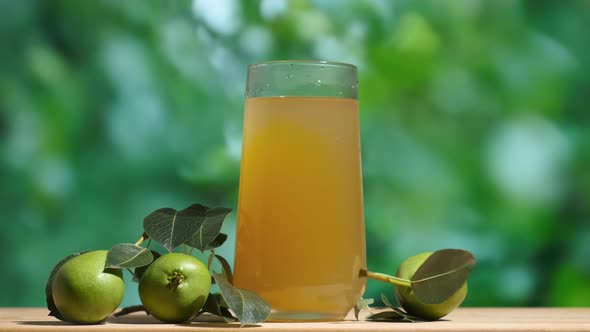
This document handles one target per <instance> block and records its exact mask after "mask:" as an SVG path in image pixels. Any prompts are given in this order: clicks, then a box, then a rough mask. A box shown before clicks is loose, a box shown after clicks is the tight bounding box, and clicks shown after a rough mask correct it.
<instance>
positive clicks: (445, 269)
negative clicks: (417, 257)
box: [410, 249, 475, 304]
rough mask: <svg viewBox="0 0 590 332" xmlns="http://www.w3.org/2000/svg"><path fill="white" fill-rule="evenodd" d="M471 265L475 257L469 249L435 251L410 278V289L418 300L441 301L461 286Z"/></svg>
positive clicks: (428, 302)
mask: <svg viewBox="0 0 590 332" xmlns="http://www.w3.org/2000/svg"><path fill="white" fill-rule="evenodd" d="M473 266H475V258H474V257H473V255H472V254H471V253H470V252H469V251H465V250H460V249H443V250H439V251H436V252H434V253H433V254H432V255H430V257H428V259H426V261H425V262H424V263H423V264H422V265H421V266H420V267H419V268H418V270H416V273H414V275H413V276H412V277H411V278H410V282H411V287H412V291H413V292H414V294H415V295H416V298H417V299H418V300H419V301H420V302H423V303H426V304H437V303H442V302H444V301H445V300H446V299H448V298H449V297H450V296H452V295H453V294H455V293H456V292H457V291H458V290H459V289H460V288H461V287H462V286H463V284H464V283H465V282H466V281H467V278H468V277H469V273H471V270H472V269H473Z"/></svg>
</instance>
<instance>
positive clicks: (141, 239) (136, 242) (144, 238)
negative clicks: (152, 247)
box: [134, 232, 149, 246]
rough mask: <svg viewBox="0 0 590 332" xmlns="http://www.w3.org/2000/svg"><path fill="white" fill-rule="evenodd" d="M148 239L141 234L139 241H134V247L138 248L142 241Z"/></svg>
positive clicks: (144, 234)
mask: <svg viewBox="0 0 590 332" xmlns="http://www.w3.org/2000/svg"><path fill="white" fill-rule="evenodd" d="M147 239H149V236H148V235H147V234H146V233H145V232H144V233H143V234H141V236H140V237H139V239H138V240H137V241H135V243H134V244H135V245H136V246H138V245H140V244H142V243H143V241H145V240H147Z"/></svg>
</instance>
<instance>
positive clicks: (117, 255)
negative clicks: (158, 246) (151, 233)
mask: <svg viewBox="0 0 590 332" xmlns="http://www.w3.org/2000/svg"><path fill="white" fill-rule="evenodd" d="M153 260H154V257H153V256H152V253H151V252H150V250H149V249H148V248H144V247H141V246H137V245H135V244H131V243H119V244H116V245H114V246H113V247H112V248H111V250H109V252H108V253H107V262H106V267H107V268H117V269H122V268H133V267H140V266H144V265H148V264H149V263H151V262H152V261H153Z"/></svg>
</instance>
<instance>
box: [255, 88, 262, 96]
mask: <svg viewBox="0 0 590 332" xmlns="http://www.w3.org/2000/svg"><path fill="white" fill-rule="evenodd" d="M254 92H255V94H256V95H259V94H261V93H262V88H258V89H256V91H254Z"/></svg>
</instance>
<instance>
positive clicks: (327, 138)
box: [234, 97, 366, 320]
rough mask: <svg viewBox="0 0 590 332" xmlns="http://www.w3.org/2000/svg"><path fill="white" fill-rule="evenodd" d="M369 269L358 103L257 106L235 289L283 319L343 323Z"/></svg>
mask: <svg viewBox="0 0 590 332" xmlns="http://www.w3.org/2000/svg"><path fill="white" fill-rule="evenodd" d="M365 265H366V263H365V230H364V214H363V196H362V179H361V161H360V142H359V114H358V102H357V100H354V99H343V98H320V97H258V98H249V99H247V100H246V109H245V119H244V140H243V148H242V163H241V173H240V193H239V204H238V229H237V240H236V257H235V276H234V284H235V286H237V287H239V288H244V289H249V290H253V291H255V292H257V293H258V294H260V295H261V296H262V297H263V298H264V299H266V300H267V301H268V302H269V303H270V305H271V306H272V309H273V313H272V315H271V319H273V320H338V319H342V318H343V317H344V316H345V315H346V313H347V312H348V311H349V310H350V309H351V308H352V307H353V306H354V304H355V303H356V302H357V301H358V300H359V299H360V297H361V295H362V293H363V291H364V287H365V280H364V278H359V271H360V270H361V269H364V268H365Z"/></svg>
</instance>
